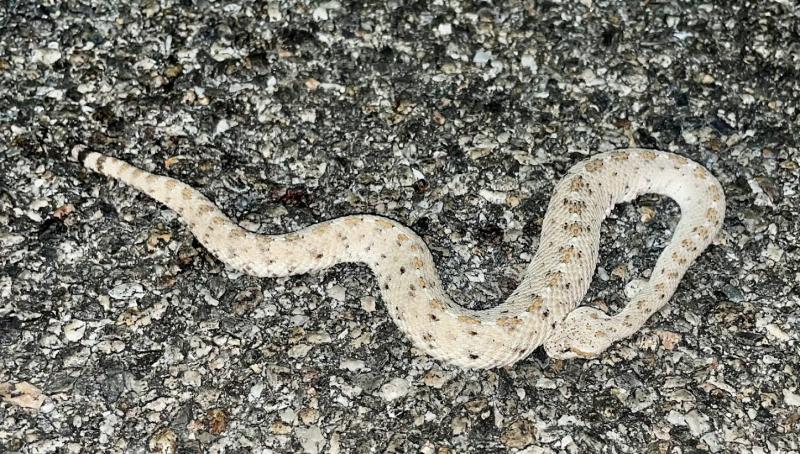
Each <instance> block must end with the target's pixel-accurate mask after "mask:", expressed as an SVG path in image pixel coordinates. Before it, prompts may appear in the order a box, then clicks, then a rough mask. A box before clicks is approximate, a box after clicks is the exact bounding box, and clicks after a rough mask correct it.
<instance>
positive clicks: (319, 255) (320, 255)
mask: <svg viewBox="0 0 800 454" xmlns="http://www.w3.org/2000/svg"><path fill="white" fill-rule="evenodd" d="M321 258H322V253H321V252H320V253H319V254H317V260H319V259H321Z"/></svg>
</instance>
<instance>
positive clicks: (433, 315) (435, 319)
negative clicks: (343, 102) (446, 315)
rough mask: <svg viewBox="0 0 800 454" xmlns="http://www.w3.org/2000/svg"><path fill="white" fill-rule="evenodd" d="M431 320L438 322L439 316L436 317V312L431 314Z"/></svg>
mask: <svg viewBox="0 0 800 454" xmlns="http://www.w3.org/2000/svg"><path fill="white" fill-rule="evenodd" d="M431 320H433V321H434V322H438V321H439V317H437V316H436V314H431Z"/></svg>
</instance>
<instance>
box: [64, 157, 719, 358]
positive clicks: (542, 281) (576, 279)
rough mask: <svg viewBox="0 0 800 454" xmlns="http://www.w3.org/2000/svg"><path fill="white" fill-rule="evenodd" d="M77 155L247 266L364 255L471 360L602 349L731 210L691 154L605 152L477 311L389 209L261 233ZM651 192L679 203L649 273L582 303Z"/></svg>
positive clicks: (294, 267) (206, 204)
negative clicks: (622, 209)
mask: <svg viewBox="0 0 800 454" xmlns="http://www.w3.org/2000/svg"><path fill="white" fill-rule="evenodd" d="M73 158H75V159H77V160H79V161H80V162H82V163H83V164H84V165H85V166H86V167H88V168H89V169H92V170H94V171H96V172H99V173H101V174H103V175H107V176H109V177H112V178H115V179H117V180H120V181H122V182H124V183H126V184H129V185H131V186H133V187H135V188H136V189H138V190H139V191H142V192H143V193H145V194H147V195H149V196H150V197H152V198H154V199H156V200H158V201H159V202H161V203H163V204H164V205H166V206H168V207H169V208H170V209H172V210H174V211H175V212H177V213H178V214H179V215H180V216H181V218H182V219H183V220H184V222H186V223H187V224H188V226H189V227H190V229H191V231H192V233H193V234H194V235H195V237H197V239H198V240H199V241H200V242H201V243H202V244H203V245H204V246H205V247H206V248H207V249H208V250H209V251H210V252H211V253H212V254H214V255H215V256H216V257H217V258H218V259H219V260H221V261H222V262H223V263H225V264H226V265H228V266H230V267H232V268H234V269H237V270H240V271H242V272H245V273H247V274H251V275H254V276H259V277H276V276H290V275H296V274H301V273H308V272H312V271H318V270H321V269H324V268H328V267H330V266H333V265H335V264H338V263H343V262H361V263H365V264H366V265H368V266H369V267H370V269H371V270H372V272H373V273H374V274H375V275H376V277H377V279H378V283H379V286H380V289H381V294H382V297H383V301H384V303H385V305H386V307H387V309H388V311H389V315H390V316H391V317H392V319H393V320H394V321H395V323H397V326H398V327H399V328H400V329H401V330H402V331H403V332H404V333H405V334H406V335H407V336H408V337H409V338H410V339H411V341H412V342H413V343H414V345H416V346H417V347H418V348H420V349H422V350H423V351H425V352H427V353H428V354H430V355H431V356H433V357H435V358H438V359H440V360H442V361H445V362H448V363H452V364H455V365H458V366H461V367H467V368H491V367H498V366H504V365H509V364H513V363H515V362H517V361H519V360H521V359H523V358H525V357H526V356H528V355H529V354H530V353H531V352H532V351H533V350H534V349H535V348H536V347H537V346H539V345H544V347H545V350H546V351H547V353H548V355H550V356H552V357H556V358H574V357H594V356H597V355H599V354H600V353H602V352H603V351H604V350H605V349H606V348H608V347H609V345H611V343H613V342H615V341H617V340H619V339H622V338H625V337H627V336H630V335H631V334H633V333H635V332H636V331H637V330H638V329H639V328H640V327H641V326H642V325H643V324H644V323H645V322H646V321H647V319H648V318H649V317H650V316H651V315H652V314H653V313H655V312H656V311H658V310H659V309H660V308H661V307H662V306H664V305H665V304H666V303H667V301H669V299H670V297H671V296H672V294H673V293H674V292H675V289H676V287H677V286H678V283H679V282H680V280H681V278H682V277H683V275H684V273H685V272H686V270H687V268H688V267H689V266H690V265H691V264H692V262H693V261H694V260H695V258H697V256H698V255H699V254H700V253H701V252H702V251H703V249H705V248H706V246H708V245H709V243H710V242H711V241H712V240H713V238H714V237H715V235H716V234H717V232H718V231H719V229H720V227H721V225H722V221H723V218H724V213H725V196H724V194H723V191H722V187H721V186H720V184H719V182H718V181H717V179H716V178H714V177H713V176H712V175H711V174H710V173H709V172H708V171H707V170H706V169H705V168H703V167H702V166H701V165H699V164H697V163H695V162H693V161H691V160H689V159H686V158H684V157H682V156H679V155H675V154H672V153H666V152H660V151H652V150H644V149H627V150H619V151H614V152H609V153H601V154H597V155H595V156H592V157H591V158H589V159H587V160H585V161H583V162H580V163H578V164H576V165H575V166H573V167H572V168H571V169H570V170H569V171H568V172H567V175H566V176H564V178H563V179H562V180H561V181H560V182H559V183H558V184H557V185H556V186H555V190H554V193H553V196H552V198H551V199H550V204H549V206H548V209H547V213H546V214H545V218H544V221H543V223H542V230H541V236H540V240H539V248H538V250H537V251H536V254H535V255H534V257H533V259H532V260H531V262H530V264H529V265H528V267H527V269H526V270H525V272H524V274H523V278H522V282H520V284H519V286H518V287H517V288H516V289H515V290H514V291H513V292H512V293H511V295H510V296H509V297H508V298H507V299H506V301H505V302H503V303H502V304H500V305H498V306H496V307H494V308H491V309H487V310H482V311H474V310H469V309H466V308H463V307H461V306H459V305H457V304H455V303H454V302H453V301H452V300H451V299H450V298H449V297H448V296H447V294H446V293H445V291H444V288H443V287H442V283H441V280H440V279H439V275H438V273H437V271H436V267H435V265H434V262H433V257H432V256H431V253H430V251H429V250H428V247H427V246H426V245H425V243H424V242H423V240H422V239H421V238H420V237H419V236H418V235H416V234H415V233H414V232H413V231H412V230H411V229H409V228H408V227H405V226H403V225H402V224H400V223H398V222H396V221H393V220H391V219H387V218H384V217H380V216H373V215H355V216H344V217H340V218H337V219H333V220H330V221H325V222H321V223H318V224H315V225H312V226H309V227H306V228H304V229H301V230H298V231H296V232H292V233H287V234H282V235H262V234H257V233H253V232H249V231H247V230H245V229H243V228H241V227H239V225H237V224H236V223H235V222H233V221H232V220H231V219H229V218H228V217H227V216H226V215H225V214H224V213H222V211H220V210H219V209H218V208H217V207H216V206H215V205H214V204H213V203H212V202H211V201H210V200H209V199H207V198H206V197H205V196H203V195H202V194H201V193H200V192H198V191H197V190H195V189H193V188H191V187H190V186H188V185H186V184H184V183H182V182H180V181H178V180H175V179H173V178H169V177H164V176H158V175H154V174H151V173H149V172H146V171H144V170H141V169H139V168H137V167H134V166H132V165H130V164H128V163H126V162H124V161H122V160H119V159H115V158H112V157H109V156H105V155H102V154H99V153H95V152H86V151H85V150H84V149H82V147H81V148H76V149H75V150H73ZM644 193H656V194H661V195H664V196H667V197H670V198H672V199H674V200H675V201H676V202H677V203H678V205H679V206H680V210H681V219H680V221H679V223H678V225H677V227H676V228H675V232H674V233H673V236H672V239H671V240H670V242H669V244H668V245H667V246H666V248H665V249H664V251H663V252H662V253H661V255H660V256H659V258H658V261H657V262H656V265H655V268H654V270H653V272H652V274H651V276H650V279H649V281H647V283H646V284H645V285H644V286H643V287H642V288H641V290H639V291H638V293H636V295H635V296H634V297H633V298H632V299H631V301H630V302H629V303H628V304H627V305H626V306H625V308H624V309H622V310H621V311H620V312H619V313H618V314H616V315H613V316H609V315H607V314H606V313H604V312H602V311H600V310H598V309H594V308H590V307H577V306H578V303H579V302H580V300H581V299H582V298H583V296H584V295H585V294H586V292H587V290H588V288H589V283H590V282H591V279H592V274H593V273H594V269H595V267H596V265H597V261H598V248H599V244H600V224H601V222H602V221H603V219H605V217H606V215H607V214H608V213H609V212H610V211H611V208H612V207H613V206H614V205H615V204H617V203H621V202H627V201H630V200H632V199H634V198H636V197H637V196H639V195H641V194H644Z"/></svg>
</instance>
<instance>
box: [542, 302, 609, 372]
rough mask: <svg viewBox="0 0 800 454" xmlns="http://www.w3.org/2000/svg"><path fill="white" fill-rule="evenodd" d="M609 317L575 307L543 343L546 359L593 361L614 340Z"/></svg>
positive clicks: (601, 313) (598, 311)
mask: <svg viewBox="0 0 800 454" xmlns="http://www.w3.org/2000/svg"><path fill="white" fill-rule="evenodd" d="M610 321H611V317H609V316H608V315H606V313H605V312H603V311H601V310H598V309H595V308H593V307H578V308H576V309H575V310H573V311H572V312H570V313H569V314H567V317H566V318H565V319H564V321H562V322H561V325H559V327H558V328H557V329H556V331H555V332H554V333H553V334H552V335H551V336H550V338H548V339H547V340H546V341H545V342H544V348H545V351H546V352H547V355H548V356H550V357H551V358H557V359H571V358H594V357H597V356H599V355H600V354H601V353H603V352H604V351H605V350H606V349H607V348H608V347H609V346H611V344H612V343H613V342H614V341H615V340H616V338H615V336H614V332H615V330H614V328H613V327H612V326H611V323H610Z"/></svg>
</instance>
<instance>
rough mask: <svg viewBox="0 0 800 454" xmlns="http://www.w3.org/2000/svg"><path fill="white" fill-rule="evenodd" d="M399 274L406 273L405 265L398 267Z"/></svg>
mask: <svg viewBox="0 0 800 454" xmlns="http://www.w3.org/2000/svg"><path fill="white" fill-rule="evenodd" d="M400 274H406V267H404V266H401V267H400Z"/></svg>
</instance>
